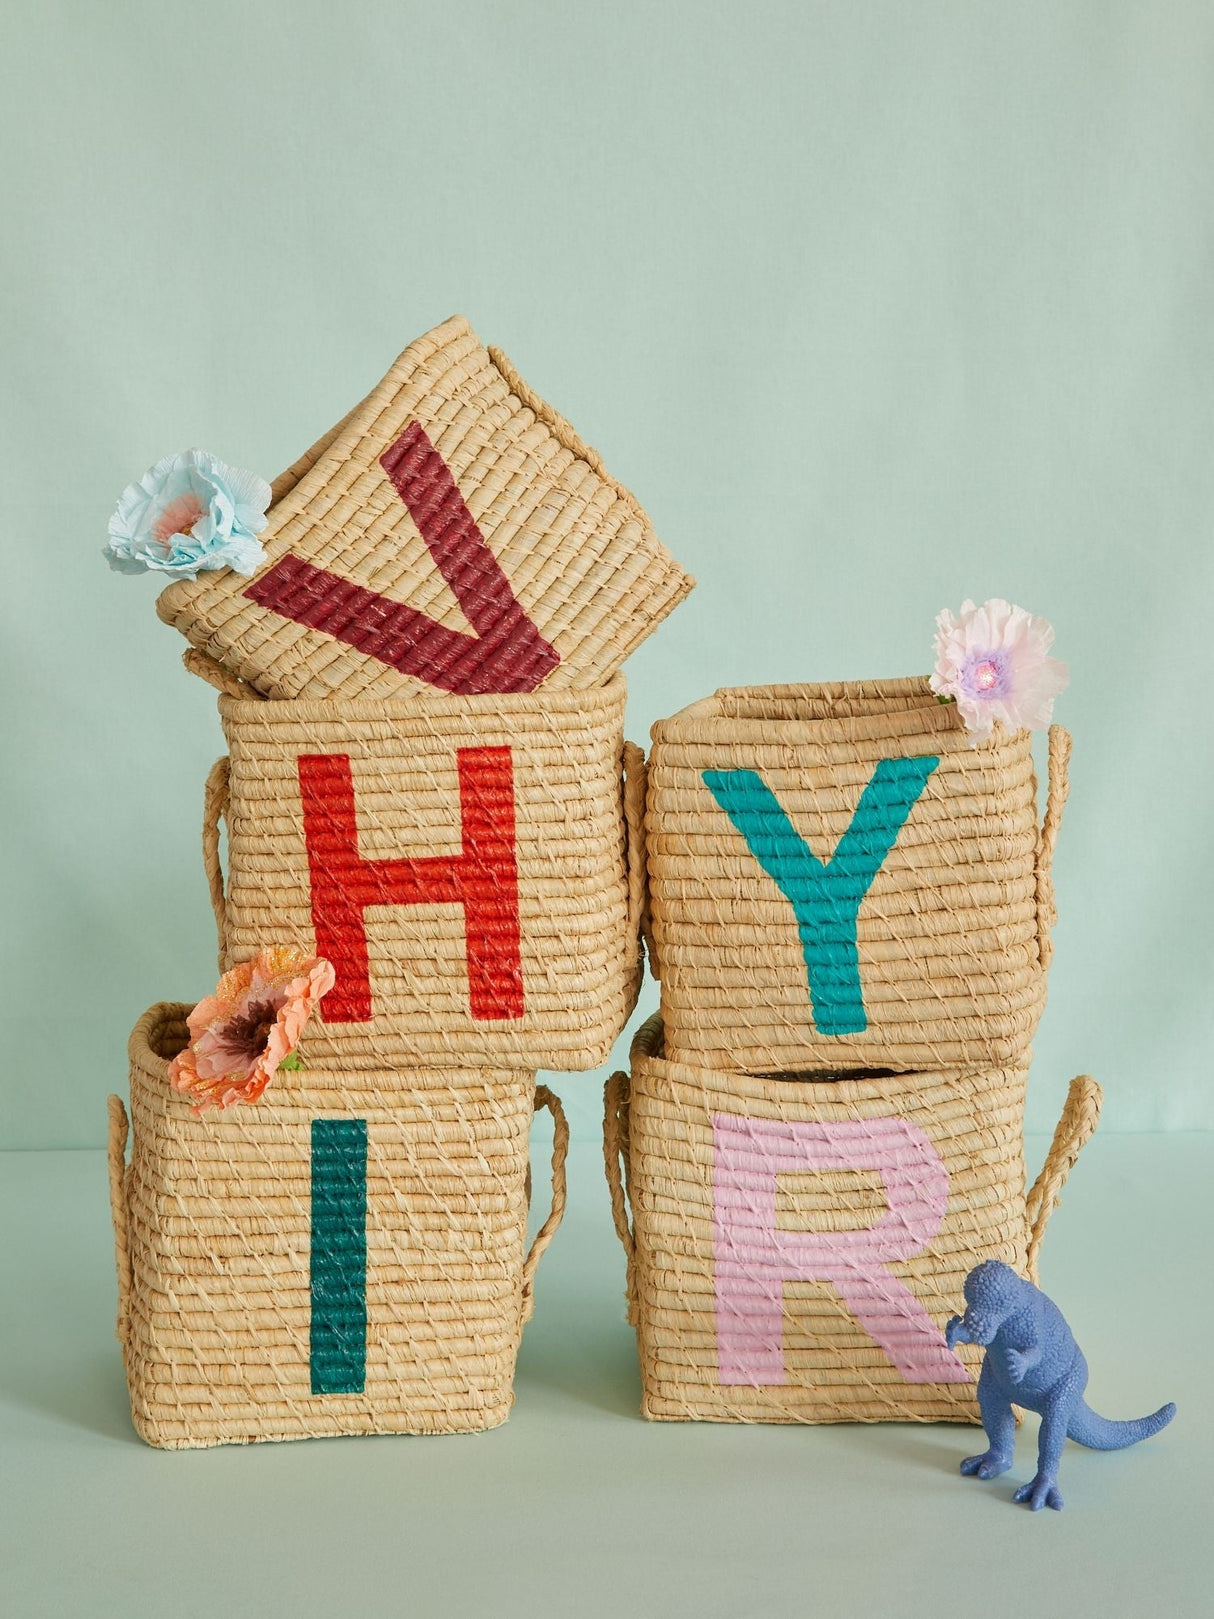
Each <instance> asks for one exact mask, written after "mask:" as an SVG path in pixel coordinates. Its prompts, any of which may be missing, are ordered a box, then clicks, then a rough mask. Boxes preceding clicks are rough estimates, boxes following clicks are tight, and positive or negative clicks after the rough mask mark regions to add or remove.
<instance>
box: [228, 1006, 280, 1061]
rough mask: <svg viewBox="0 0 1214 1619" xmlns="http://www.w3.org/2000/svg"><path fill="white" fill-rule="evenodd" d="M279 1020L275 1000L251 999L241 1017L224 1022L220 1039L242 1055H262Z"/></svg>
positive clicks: (246, 1056) (247, 1056)
mask: <svg viewBox="0 0 1214 1619" xmlns="http://www.w3.org/2000/svg"><path fill="white" fill-rule="evenodd" d="M277 1022H278V1008H277V1007H276V1006H275V1005H274V1004H273V1002H271V1001H251V1002H250V1003H249V1005H248V1006H247V1007H246V1008H245V1010H244V1012H243V1013H241V1015H240V1016H239V1017H234V1018H231V1019H229V1021H228V1022H227V1023H225V1024H224V1027H223V1031H222V1033H221V1035H220V1039H221V1040H222V1041H223V1043H224V1045H225V1046H226V1047H228V1048H229V1049H230V1050H231V1051H233V1052H235V1053H238V1054H239V1055H240V1056H241V1057H245V1058H250V1059H251V1058H254V1057H260V1056H261V1054H262V1052H263V1051H264V1050H265V1049H266V1047H267V1046H268V1045H269V1043H270V1035H271V1033H272V1032H273V1029H274V1025H275V1024H276V1023H277Z"/></svg>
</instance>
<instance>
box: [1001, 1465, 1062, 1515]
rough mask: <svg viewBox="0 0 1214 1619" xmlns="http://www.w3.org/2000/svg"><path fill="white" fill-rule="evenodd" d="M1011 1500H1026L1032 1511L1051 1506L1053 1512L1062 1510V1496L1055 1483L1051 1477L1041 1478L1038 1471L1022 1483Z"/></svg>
mask: <svg viewBox="0 0 1214 1619" xmlns="http://www.w3.org/2000/svg"><path fill="white" fill-rule="evenodd" d="M1012 1500H1013V1501H1027V1502H1028V1504H1029V1507H1030V1509H1031V1510H1032V1511H1033V1512H1040V1511H1041V1509H1042V1507H1053V1509H1054V1511H1055V1512H1061V1511H1062V1496H1061V1495H1060V1494H1059V1493H1058V1486H1057V1484H1055V1483H1054V1480H1053V1479H1052V1478H1042V1476H1041V1474H1040V1473H1038V1474H1037V1476H1036V1478H1034V1479H1030V1481H1029V1482H1028V1483H1027V1484H1022V1485H1021V1486H1020V1488H1019V1489H1018V1490H1017V1491H1016V1493H1015V1495H1014V1496H1013V1497H1012Z"/></svg>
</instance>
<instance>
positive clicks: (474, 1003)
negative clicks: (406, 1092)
mask: <svg viewBox="0 0 1214 1619" xmlns="http://www.w3.org/2000/svg"><path fill="white" fill-rule="evenodd" d="M624 697H625V686H624V680H623V677H622V676H618V675H617V676H616V677H615V678H614V679H613V680H611V681H610V682H609V684H608V685H606V686H604V687H601V688H598V689H595V690H587V691H578V692H569V691H555V692H542V693H536V694H534V695H531V694H522V695H520V694H513V695H504V696H503V695H494V696H484V697H459V696H444V695H441V694H433V695H422V696H415V697H411V696H404V697H390V698H381V699H374V700H372V699H365V700H359V701H356V702H346V701H338V700H336V699H332V700H329V701H315V702H312V701H299V702H294V701H292V702H287V701H268V702H267V701H263V700H260V699H257V698H253V697H247V696H246V697H243V698H241V697H237V696H234V695H231V694H229V695H225V696H223V697H221V699H220V714H221V717H222V720H223V726H224V731H225V734H226V737H227V740H228V747H229V756H228V757H227V758H225V759H221V760H220V761H219V762H218V764H217V765H216V766H215V768H214V769H213V771H212V773H211V777H210V780H209V782H208V787H207V805H206V816H205V824H204V836H203V844H204V857H205V860H206V865H207V871H208V875H209V879H210V884H211V896H212V901H213V904H214V907H215V916H216V921H217V923H218V927H219V941H220V966H221V968H224V969H226V968H228V967H230V966H232V965H233V964H234V963H236V962H239V961H243V960H246V959H247V958H249V957H250V956H252V955H254V954H255V953H256V952H257V951H258V950H259V949H261V948H263V947H265V946H267V945H271V944H275V943H278V942H280V941H283V940H287V941H290V942H292V943H294V944H297V945H299V946H301V947H302V948H305V949H307V950H308V951H309V952H310V953H314V954H316V955H318V956H324V957H326V958H327V959H328V960H329V961H331V962H332V963H333V966H334V968H335V969H336V973H337V982H336V985H335V987H334V988H333V989H332V990H331V991H330V992H329V994H328V995H326V996H325V998H324V1000H323V1001H322V1003H321V1008H320V1018H319V1019H318V1020H316V1021H315V1022H314V1023H313V1025H312V1026H311V1027H310V1028H309V1030H308V1032H307V1033H306V1035H305V1037H304V1042H303V1045H302V1047H301V1051H302V1054H303V1057H304V1059H305V1061H306V1062H308V1063H316V1064H318V1065H321V1066H326V1065H327V1066H333V1067H342V1068H348V1067H355V1068H357V1067H367V1068H381V1067H387V1068H391V1067H392V1066H394V1065H396V1064H403V1065H405V1066H408V1065H410V1064H412V1063H416V1062H419V1061H421V1062H435V1063H438V1064H440V1065H443V1066H446V1067H453V1066H459V1065H461V1064H473V1065H477V1064H484V1063H489V1064H493V1065H504V1066H507V1067H511V1068H529V1069H537V1068H547V1069H560V1070H567V1071H568V1070H576V1069H588V1068H595V1067H597V1066H598V1065H599V1064H600V1063H602V1062H604V1061H605V1060H606V1058H607V1054H608V1052H609V1051H610V1049H611V1046H612V1044H613V1042H614V1041H615V1039H616V1037H617V1036H618V1035H619V1033H620V1031H621V1030H622V1029H623V1027H624V1024H625V1023H626V1021H627V1018H628V1015H629V1013H630V1012H631V1010H632V1007H633V1006H634V1004H635V1002H636V996H637V990H638V988H639V985H640V976H641V950H640V938H639V928H640V913H641V908H642V900H643V894H644V881H645V871H644V850H643V839H644V830H643V818H644V777H643V763H642V759H641V752H640V749H639V748H636V747H634V746H633V745H632V744H631V743H625V742H624V740H623V716H624ZM221 820H226V823H227V831H228V858H227V867H228V869H227V876H226V881H225V877H224V874H223V872H222V870H221V866H220V857H219V825H220V821H221Z"/></svg>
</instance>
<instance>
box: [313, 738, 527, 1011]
mask: <svg viewBox="0 0 1214 1619" xmlns="http://www.w3.org/2000/svg"><path fill="white" fill-rule="evenodd" d="M456 760H457V763H458V767H459V808H460V822H461V826H462V847H461V850H460V853H459V854H457V855H436V856H434V857H432V858H429V859H414V860H363V859H362V858H361V856H360V855H359V852H358V822H357V818H356V814H355V806H354V781H353V776H352V774H351V771H350V760H349V756H348V755H347V754H344V753H301V754H300V756H299V790H300V795H301V797H302V799H303V821H304V840H305V842H306V844H307V849H308V869H309V871H310V873H311V877H312V926H313V929H314V931H315V934H316V953H317V955H320V956H326V957H327V958H328V959H329V960H330V961H331V962H332V963H333V966H334V968H335V969H336V971H337V983H336V984H335V986H334V987H333V988H332V989H331V990H330V991H329V993H328V994H327V995H326V996H325V998H324V1001H323V1002H322V1003H321V1010H322V1013H323V1015H324V1019H325V1022H326V1023H369V1022H370V1021H371V977H370V969H369V965H368V960H367V933H366V927H365V924H364V917H363V913H364V912H365V911H366V909H367V907H368V905H448V904H452V903H454V904H458V905H462V906H463V908H464V932H465V952H466V959H467V965H468V998H469V1002H470V1009H471V1012H472V1016H473V1017H474V1018H477V1019H479V1020H481V1021H490V1020H492V1019H496V1018H517V1017H522V1015H523V970H522V960H521V957H520V953H519V920H518V869H517V866H516V864H515V856H514V769H513V765H512V762H511V757H510V749H509V748H458V749H457V750H456Z"/></svg>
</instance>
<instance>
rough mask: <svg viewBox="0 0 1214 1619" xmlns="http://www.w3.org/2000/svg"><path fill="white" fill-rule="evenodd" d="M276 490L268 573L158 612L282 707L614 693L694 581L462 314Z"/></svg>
mask: <svg viewBox="0 0 1214 1619" xmlns="http://www.w3.org/2000/svg"><path fill="white" fill-rule="evenodd" d="M273 492H274V504H273V505H272V506H271V508H270V513H269V523H268V526H267V528H266V529H265V531H264V532H263V533H262V535H261V536H260V538H261V541H262V543H263V544H264V546H265V549H266V554H267V562H266V564H265V566H264V567H263V568H262V569H261V570H260V572H258V574H257V575H256V576H255V577H254V578H253V579H252V580H249V579H246V578H244V577H242V576H241V575H239V574H236V573H233V572H231V571H230V570H228V569H224V570H221V571H218V572H213V573H205V574H203V575H202V576H201V577H200V578H199V579H197V580H196V581H181V582H179V583H176V584H173V585H170V586H169V588H168V589H167V590H165V591H164V592H163V594H162V595H161V597H160V600H159V603H158V609H157V610H158V611H159V613H160V616H161V618H162V619H164V620H165V622H166V623H170V624H175V625H176V626H177V628H178V629H180V630H181V631H182V633H183V634H185V635H186V636H187V637H188V638H189V640H190V641H191V642H192V643H193V645H194V646H196V647H198V648H199V649H201V650H202V651H203V652H204V653H206V654H208V655H209V656H210V657H212V658H214V659H215V660H216V661H217V662H219V663H220V664H222V665H223V666H225V667H226V668H227V669H228V670H230V671H231V672H232V673H233V674H234V675H236V676H238V677H240V678H242V679H244V680H246V681H248V682H249V683H250V684H251V685H252V686H254V687H256V688H257V690H259V691H260V692H262V693H263V694H264V695H266V696H268V697H307V698H314V697H341V698H359V697H393V696H399V695H400V694H402V693H408V692H416V691H424V690H428V689H433V688H435V687H438V688H441V689H442V690H444V691H452V692H459V693H463V694H464V695H476V694H482V693H487V692H518V691H524V692H525V691H534V690H535V689H536V687H537V686H539V685H541V684H543V685H545V686H547V687H558V688H559V687H562V686H581V687H587V686H597V685H601V684H602V683H603V682H605V681H606V680H608V679H609V678H610V677H611V675H612V674H614V673H615V671H616V670H617V669H618V668H619V667H620V665H621V664H622V663H623V662H624V659H625V658H626V657H628V655H629V653H630V652H632V651H633V649H634V648H635V647H636V646H638V645H639V643H640V642H641V641H642V640H644V638H645V637H646V636H647V635H648V634H649V633H650V632H651V631H652V630H654V629H656V628H657V626H658V625H659V624H660V623H661V622H662V620H663V619H664V618H665V617H666V615H667V614H668V613H669V612H670V611H671V610H672V609H673V608H674V607H676V606H677V605H678V603H679V602H680V601H682V599H683V597H684V596H686V595H687V593H688V591H689V590H690V589H691V588H692V585H693V583H694V581H693V580H692V579H691V578H690V577H689V576H688V575H687V574H685V573H684V572H683V570H682V569H681V568H680V567H679V566H678V564H677V563H676V562H675V561H674V560H673V558H672V557H671V556H670V555H669V554H668V553H667V551H666V550H665V548H664V547H663V546H662V544H661V543H660V541H659V540H658V539H657V536H656V535H655V534H654V532H653V528H652V526H651V524H650V521H649V518H648V517H647V516H646V514H645V512H644V511H643V510H642V508H641V507H640V505H639V504H638V503H637V501H636V499H635V498H634V496H632V495H631V494H630V493H629V492H628V490H627V489H625V488H624V487H623V485H621V484H619V483H617V482H616V481H615V479H614V478H612V477H611V476H610V474H609V473H608V472H607V471H606V469H605V468H604V466H603V463H602V461H601V459H600V458H599V456H598V455H597V453H596V452H595V451H594V450H592V449H591V448H590V447H589V446H588V445H586V444H584V443H583V442H582V440H581V439H580V438H579V437H578V435H577V434H576V433H575V432H574V430H573V428H572V427H570V425H569V423H568V422H567V421H565V420H564V418H563V417H561V416H559V415H558V414H557V413H556V411H554V410H553V409H552V408H551V406H549V405H547V404H545V403H544V401H543V400H542V399H540V398H539V397H538V396H537V395H536V394H534V393H533V392H532V391H531V389H530V388H528V387H527V385H526V383H524V382H523V381H522V379H521V378H520V377H519V376H518V373H517V372H516V371H515V370H514V368H513V366H512V365H511V364H510V362H509V360H507V359H506V357H505V355H504V354H502V353H501V351H500V350H498V349H486V348H485V347H483V346H482V344H481V343H480V341H479V339H478V338H477V336H476V333H475V332H474V331H473V330H472V328H471V327H470V326H469V324H468V322H467V321H466V320H464V319H463V318H462V317H460V316H456V317H454V318H453V319H451V320H448V321H446V322H445V323H444V324H443V325H442V326H439V327H436V328H435V330H434V331H432V332H428V333H427V334H426V335H425V336H424V337H421V338H419V339H418V340H417V342H415V343H413V344H411V345H410V347H409V348H407V349H406V350H405V352H404V353H403V354H402V355H401V356H400V358H399V359H398V360H397V362H396V364H395V365H394V366H393V367H392V369H391V371H389V373H388V375H387V376H386V377H385V378H384V379H383V381H382V382H381V383H380V384H379V385H378V387H377V388H375V390H374V391H373V392H372V393H371V394H369V395H368V397H367V398H366V399H364V400H363V402H362V404H361V405H358V406H356V407H355V409H354V410H352V411H351V412H350V414H349V415H348V416H346V417H345V418H344V420H343V421H341V422H339V423H338V425H337V426H336V427H335V428H334V429H333V430H332V432H330V433H328V434H326V435H325V437H324V438H322V439H321V440H320V441H319V442H318V443H317V444H315V445H313V446H312V448H311V449H310V450H308V451H307V452H306V453H305V454H304V455H303V456H302V457H301V458H300V459H299V461H297V462H296V463H295V465H294V466H293V467H291V468H289V469H288V470H287V471H286V472H285V473H283V474H282V476H281V477H280V478H279V479H278V480H277V481H276V483H275V484H274V486H273Z"/></svg>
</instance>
